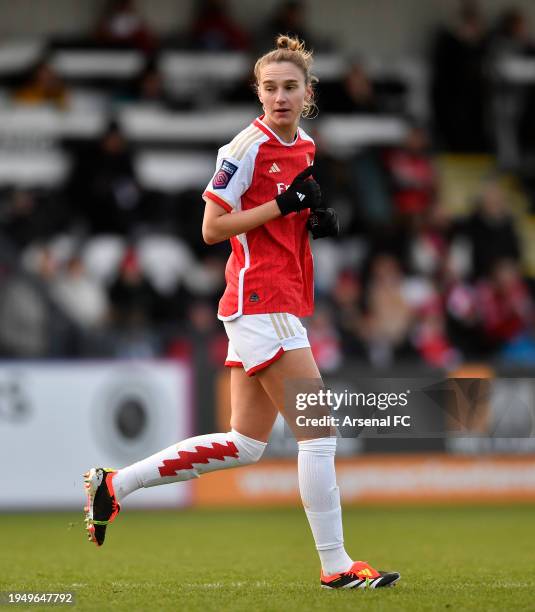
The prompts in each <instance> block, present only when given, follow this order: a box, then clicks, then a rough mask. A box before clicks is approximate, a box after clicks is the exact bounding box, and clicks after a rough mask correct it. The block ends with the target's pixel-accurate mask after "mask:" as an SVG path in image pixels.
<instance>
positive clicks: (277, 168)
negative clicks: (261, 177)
mask: <svg viewBox="0 0 535 612" xmlns="http://www.w3.org/2000/svg"><path fill="white" fill-rule="evenodd" d="M280 171H281V169H280V168H279V167H278V166H277V164H276V163H273V164H271V168H270V169H269V172H270V173H272V172H280Z"/></svg>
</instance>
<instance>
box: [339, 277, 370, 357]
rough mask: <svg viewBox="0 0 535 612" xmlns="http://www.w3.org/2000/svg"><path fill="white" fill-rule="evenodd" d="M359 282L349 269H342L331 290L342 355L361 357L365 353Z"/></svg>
mask: <svg viewBox="0 0 535 612" xmlns="http://www.w3.org/2000/svg"><path fill="white" fill-rule="evenodd" d="M361 300H362V292H361V284H360V282H359V279H358V277H357V276H356V275H355V274H354V273H353V272H352V271H351V270H344V271H343V272H342V273H341V274H340V275H339V276H338V279H337V281H336V284H335V286H334V289H333V291H332V305H333V318H334V323H335V327H336V330H337V332H338V336H339V338H340V344H341V348H342V352H343V354H344V356H346V357H349V358H362V357H364V355H365V349H364V345H363V342H362V339H361V336H362V326H363V317H362V314H361V310H360V305H361Z"/></svg>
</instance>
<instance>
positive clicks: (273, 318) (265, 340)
mask: <svg viewBox="0 0 535 612" xmlns="http://www.w3.org/2000/svg"><path fill="white" fill-rule="evenodd" d="M223 324H224V325H225V331H226V332H227V336H228V339H229V342H228V353H227V358H226V360H225V365H226V366H229V367H243V369H244V370H245V372H246V374H247V375H248V376H254V374H255V373H256V372H258V371H259V370H262V369H263V368H266V367H267V366H268V365H270V364H271V363H273V362H274V361H276V360H277V359H279V357H281V356H282V354H283V353H284V351H291V350H294V349H299V348H306V347H309V346H310V343H309V341H308V336H307V330H306V329H305V328H304V327H303V325H302V324H301V321H300V320H299V319H298V318H297V317H296V316H295V315H292V314H287V313H285V312H275V313H272V314H252V315H242V316H241V317H238V318H237V319H233V320H232V321H223Z"/></svg>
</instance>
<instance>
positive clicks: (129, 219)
mask: <svg viewBox="0 0 535 612" xmlns="http://www.w3.org/2000/svg"><path fill="white" fill-rule="evenodd" d="M70 194H71V195H70V197H71V200H72V201H73V202H76V203H78V205H79V207H80V209H81V210H80V212H81V213H82V216H83V218H84V219H86V220H87V221H88V222H89V225H90V228H91V230H92V231H93V232H95V233H98V232H101V233H119V234H128V233H129V232H130V231H131V230H132V229H133V228H134V227H135V225H136V224H137V223H140V222H142V221H143V219H144V217H143V215H144V210H143V204H144V200H143V192H142V190H141V188H140V186H139V185H138V183H137V180H136V177H135V174H134V167H133V161H132V156H131V153H130V151H129V149H128V146H127V143H126V141H125V139H124V137H123V135H122V133H121V131H120V129H119V126H118V125H117V124H111V125H110V127H109V128H108V130H107V131H106V133H105V134H104V136H103V137H102V140H101V141H100V143H99V144H98V146H97V149H96V151H95V150H91V151H88V154H86V155H82V156H81V157H80V158H79V159H78V162H77V167H76V168H75V171H74V172H73V177H72V181H71V186H70Z"/></svg>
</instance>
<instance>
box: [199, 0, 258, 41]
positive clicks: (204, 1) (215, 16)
mask: <svg viewBox="0 0 535 612" xmlns="http://www.w3.org/2000/svg"><path fill="white" fill-rule="evenodd" d="M230 13H231V10H230V7H229V5H228V3H227V2H225V0H201V2H199V3H198V10H197V15H196V17H195V19H194V21H193V24H192V26H191V32H190V35H189V37H190V40H191V46H192V47H193V48H194V49H199V50H202V51H246V50H247V49H249V46H250V39H249V35H248V33H247V32H246V31H245V30H243V29H242V28H240V27H239V26H238V25H237V24H236V23H235V22H234V21H233V19H232V17H231V14H230Z"/></svg>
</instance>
